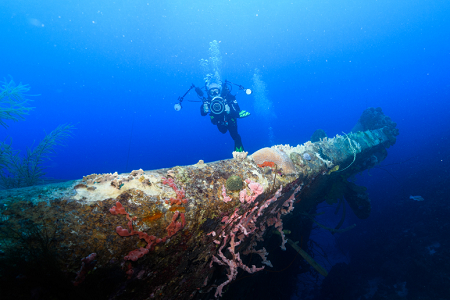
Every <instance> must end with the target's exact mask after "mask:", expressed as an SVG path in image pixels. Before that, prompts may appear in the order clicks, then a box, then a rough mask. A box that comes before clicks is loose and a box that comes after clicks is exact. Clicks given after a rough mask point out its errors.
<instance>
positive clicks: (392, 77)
mask: <svg viewBox="0 0 450 300" xmlns="http://www.w3.org/2000/svg"><path fill="white" fill-rule="evenodd" d="M449 16H450V2H449V1H437V0H416V1H411V0H409V1H404V0H397V1H389V0H378V1H375V0H369V1H350V0H343V1H317V0H316V1H293V0H290V1H281V0H280V1H267V0H264V1H261V0H260V1H234V0H231V1H224V0H217V1H136V0H134V1H115V2H113V1H104V0H103V1H102V0H99V1H95V2H93V1H85V0H84V1H51V0H42V1H31V0H14V1H11V0H3V1H1V2H0V28H1V31H0V32H1V46H0V57H1V59H0V76H2V77H5V78H9V77H8V76H9V75H10V76H12V78H13V79H14V80H15V81H16V82H22V83H24V84H29V85H30V86H31V90H30V92H29V93H30V94H35V95H37V94H39V96H33V97H29V98H30V99H32V100H33V102H32V105H33V106H34V107H35V109H34V110H33V111H31V113H30V114H29V115H28V116H27V117H26V120H25V121H21V122H16V123H13V122H8V125H9V128H8V129H4V128H0V139H1V140H5V139H7V138H12V143H13V147H14V148H15V149H18V150H21V151H22V152H24V151H26V149H27V147H32V146H33V145H34V146H35V145H37V143H38V142H39V141H40V140H42V138H43V137H44V136H45V132H47V133H48V132H50V131H52V130H53V129H55V128H56V127H57V126H58V125H60V124H66V123H70V124H73V125H74V126H75V127H76V129H75V130H74V131H73V137H72V138H70V139H67V140H66V141H65V146H64V147H57V148H56V149H55V150H56V154H55V156H54V157H53V158H52V160H51V161H49V162H48V163H47V166H48V168H47V176H48V177H51V178H55V179H64V180H65V179H78V178H81V177H82V176H84V175H88V174H91V173H105V172H115V171H118V172H119V173H120V172H130V171H131V170H133V169H139V168H142V169H144V170H149V169H158V168H165V167H173V166H175V165H187V164H193V163H196V162H197V161H198V160H200V159H203V160H204V161H205V162H211V161H216V160H220V159H227V158H231V152H232V151H233V146H234V144H233V141H232V139H231V137H230V136H229V134H228V133H227V134H221V133H220V132H219V131H218V130H217V128H216V127H215V126H213V125H212V124H211V123H210V121H209V120H208V118H207V117H201V116H200V113H199V107H200V103H195V102H188V101H184V102H183V109H182V110H181V111H179V112H177V111H175V110H174V109H173V106H174V104H175V103H177V98H178V97H179V96H182V95H183V94H184V93H185V91H186V90H187V89H188V88H189V87H190V86H191V84H195V85H196V86H202V85H203V84H204V82H203V78H204V76H205V74H204V72H203V71H202V69H201V67H200V64H199V60H200V59H202V58H208V55H209V54H208V48H209V43H210V42H211V41H213V40H217V41H218V42H219V46H220V52H221V55H222V65H221V75H222V79H228V80H230V81H232V82H234V83H237V84H241V85H243V86H245V87H251V86H252V77H253V74H254V73H255V69H256V68H257V69H259V70H260V76H261V79H262V80H263V81H264V82H265V84H266V89H267V95H266V97H267V99H269V101H271V103H272V105H271V108H270V109H271V114H270V118H268V117H267V115H264V114H261V113H260V114H258V113H257V109H256V107H255V106H256V105H257V104H255V98H254V96H247V95H245V93H243V92H239V93H238V94H237V99H238V101H239V105H240V107H241V109H245V110H247V111H249V112H251V113H252V115H251V116H250V117H248V118H245V119H241V120H238V126H239V133H240V134H241V136H242V141H243V143H244V147H245V150H246V151H249V153H253V152H254V151H256V150H258V149H260V148H262V147H266V146H270V145H271V141H272V142H275V143H276V144H291V145H297V144H302V143H304V142H306V141H307V140H309V139H310V137H311V135H312V133H313V132H314V131H315V130H316V129H318V128H321V129H323V130H325V132H326V133H327V134H328V136H334V135H336V134H342V132H346V133H348V132H349V131H350V130H351V129H352V127H353V125H354V124H355V123H356V122H357V120H358V118H359V116H360V115H361V113H362V111H363V110H364V109H366V108H368V107H381V108H382V109H383V112H384V113H385V114H386V115H388V116H390V117H391V118H392V119H393V120H394V121H395V122H396V123H397V124H398V125H397V127H398V128H399V130H400V135H399V136H398V140H397V143H396V144H395V145H394V146H393V147H392V148H390V149H388V151H389V155H388V157H387V159H386V160H385V161H384V162H383V164H384V165H388V166H387V167H386V169H387V170H388V171H389V173H388V172H386V171H384V170H381V169H374V170H373V171H372V172H371V174H370V175H371V176H369V175H364V176H362V177H361V178H360V179H359V181H360V183H361V184H365V185H366V186H367V187H368V188H369V193H370V195H371V199H372V207H373V209H374V210H377V209H378V210H380V209H381V208H383V207H387V206H389V204H390V203H391V202H392V201H394V200H393V197H394V196H396V197H399V198H402V199H406V198H408V197H409V195H410V194H411V195H421V196H423V197H424V198H425V199H430V197H431V196H432V195H433V192H435V191H436V189H440V188H443V185H444V184H445V182H447V181H446V179H448V176H449V175H448V172H447V170H448V169H449V167H450V164H449V160H450V155H449V152H450V147H449V141H448V138H449V133H450V132H449V129H448V128H450V126H449V125H450V120H449V113H448V112H449V107H450V104H449V99H450V73H449V70H450V17H449ZM236 91H237V90H236V89H235V90H234V92H236ZM185 99H186V100H198V99H197V97H196V95H195V93H194V92H193V91H192V92H191V93H190V94H188V96H186V98H185ZM269 127H271V128H272V129H271V130H269ZM397 163H400V164H397ZM392 164H394V165H392ZM392 175H393V176H395V178H396V180H394V179H393V177H392ZM380 187H382V188H380ZM389 197H390V198H389Z"/></svg>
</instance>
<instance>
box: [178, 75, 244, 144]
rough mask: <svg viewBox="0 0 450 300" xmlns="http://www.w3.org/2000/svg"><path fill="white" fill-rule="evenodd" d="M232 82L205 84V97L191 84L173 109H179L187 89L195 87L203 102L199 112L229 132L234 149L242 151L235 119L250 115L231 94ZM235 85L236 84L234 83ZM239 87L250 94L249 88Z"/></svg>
mask: <svg viewBox="0 0 450 300" xmlns="http://www.w3.org/2000/svg"><path fill="white" fill-rule="evenodd" d="M231 84H234V83H232V82H230V81H228V80H225V83H224V84H223V85H219V84H217V83H210V84H209V85H206V84H205V90H206V91H207V98H205V97H204V93H203V91H202V89H201V88H199V87H195V86H194V85H192V86H191V87H190V88H189V90H188V91H187V92H186V93H185V94H184V95H183V97H179V98H178V101H179V103H177V104H175V106H174V108H175V110H177V111H178V110H180V109H181V102H182V101H183V98H184V96H186V95H187V93H189V91H190V90H191V89H193V88H195V91H196V93H197V95H198V97H199V98H200V99H201V101H202V102H203V103H202V105H201V106H200V114H201V115H202V116H206V115H208V114H209V118H210V120H211V123H212V124H214V125H217V128H218V129H219V131H220V132H221V133H226V132H227V131H229V132H230V136H231V138H232V139H233V141H234V151H236V152H243V151H244V145H243V144H242V140H241V136H240V135H239V133H238V129H237V119H238V118H245V117H248V116H249V115H250V113H249V112H247V111H245V110H241V109H240V108H239V104H238V103H237V100H236V96H235V95H232V94H231V90H232V86H231ZM235 85H237V84H235ZM237 86H238V87H239V89H241V90H245V93H246V94H247V95H250V94H251V90H250V89H245V88H244V87H243V86H241V85H237Z"/></svg>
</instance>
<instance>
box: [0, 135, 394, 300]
mask: <svg viewBox="0 0 450 300" xmlns="http://www.w3.org/2000/svg"><path fill="white" fill-rule="evenodd" d="M396 134H398V133H396V132H394V131H393V128H391V127H383V128H378V129H374V130H366V131H359V132H355V133H350V134H348V135H345V136H336V137H334V138H331V139H329V138H325V139H322V140H320V141H318V142H315V143H311V142H307V143H305V144H303V145H299V146H297V147H291V146H287V145H286V146H283V145H279V146H274V147H272V148H270V149H269V148H266V149H262V150H260V151H258V152H259V153H258V152H257V153H255V154H254V155H252V156H248V157H246V158H242V157H241V158H235V159H228V160H222V161H217V162H213V163H206V164H205V163H202V162H201V161H200V162H199V163H197V164H195V165H190V166H182V167H181V166H176V167H173V168H169V169H160V170H153V171H145V172H144V171H142V170H138V171H133V172H131V173H128V174H120V175H119V174H100V175H97V174H93V175H89V176H86V177H84V178H83V179H82V180H75V181H69V182H64V183H58V184H51V185H42V186H34V187H29V188H22V189H13V190H4V191H0V201H1V203H2V208H1V227H0V228H1V233H2V237H3V239H2V243H1V245H0V247H1V250H2V255H3V258H4V260H6V262H5V263H4V265H5V266H6V267H5V268H4V269H3V271H2V272H4V274H2V278H3V279H2V284H3V285H8V287H9V288H17V286H16V285H18V286H20V284H21V283H17V280H12V281H13V282H14V284H13V285H11V280H10V279H11V278H12V277H14V278H17V276H21V275H22V276H24V277H25V279H24V280H25V281H26V280H28V279H29V278H30V277H32V276H33V274H34V273H33V272H36V270H35V269H33V271H27V270H26V268H25V269H21V267H20V266H21V264H19V266H16V267H17V268H14V267H11V266H9V265H8V260H9V261H11V260H14V259H16V260H27V259H28V260H32V259H33V257H28V256H29V255H30V252H33V251H34V252H35V253H37V252H39V253H38V254H42V253H44V254H42V255H43V256H39V255H36V257H35V259H36V260H42V259H43V257H44V258H45V259H49V260H51V261H52V264H54V265H55V266H56V267H55V270H56V271H55V270H53V269H52V270H53V271H55V272H59V273H58V274H59V275H58V276H59V279H60V280H61V281H65V282H66V283H67V284H65V285H64V286H61V287H60V288H61V289H63V290H65V291H72V292H73V295H77V296H78V295H83V293H85V294H88V295H89V296H92V297H95V298H97V299H98V298H114V299H211V298H213V297H219V296H220V295H221V293H222V292H224V291H225V290H226V289H227V287H228V286H229V284H230V283H231V282H233V280H235V278H236V275H237V274H238V272H248V273H257V272H258V271H260V270H261V269H262V268H270V266H271V262H270V259H271V256H270V253H266V249H265V248H264V247H265V241H264V239H265V238H266V237H267V235H272V234H273V233H274V232H278V233H279V234H280V235H281V236H284V232H283V229H285V228H283V222H284V223H285V224H286V222H288V220H289V218H295V217H296V216H300V215H301V214H302V213H305V212H308V211H310V210H311V209H313V208H314V207H316V206H317V205H318V204H319V203H320V202H322V201H325V200H326V195H327V191H328V189H329V188H330V186H331V185H332V183H333V182H334V181H335V180H337V178H348V177H349V176H351V175H353V174H356V173H358V172H361V171H363V170H364V169H367V168H370V167H373V166H374V164H376V163H379V162H380V161H382V160H383V159H384V158H385V157H386V148H388V147H390V146H391V145H392V144H394V143H395V135H396ZM261 153H263V155H259V154H261ZM261 157H262V158H261ZM262 160H264V161H262ZM236 176H238V177H236ZM230 177H233V179H234V181H231V180H228V179H230ZM239 179H240V180H241V181H242V182H239ZM227 180H228V181H227ZM340 180H341V179H340ZM281 236H279V237H277V238H278V239H279V244H280V247H282V248H285V247H286V246H288V245H287V244H286V241H287V239H288V237H283V238H282V237H281ZM18 247H19V248H20V249H22V250H24V248H26V247H29V249H25V250H24V253H23V254H21V255H19V256H17V257H15V256H14V255H13V254H12V253H17V251H18ZM266 247H267V246H266ZM19 252H20V251H19ZM27 253H28V254H27ZM250 253H253V254H254V255H253V256H252V257H253V258H252V260H251V262H250V261H249V259H248V254H250ZM27 255H28V256H27ZM39 263H40V262H36V264H37V265H38V267H37V268H39ZM45 264H48V262H45ZM247 264H248V265H247ZM250 264H251V265H250ZM8 266H9V267H8ZM15 272H16V273H15ZM27 272H30V273H29V274H28V273H27ZM45 272H51V271H48V270H47V271H45ZM45 272H44V271H43V273H45ZM319 272H320V271H319ZM325 275H326V274H325ZM27 276H28V277H27ZM42 276H44V277H45V276H47V275H46V274H42ZM16 292H17V291H16ZM24 293H25V291H24Z"/></svg>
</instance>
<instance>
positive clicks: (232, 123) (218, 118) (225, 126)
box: [200, 93, 244, 152]
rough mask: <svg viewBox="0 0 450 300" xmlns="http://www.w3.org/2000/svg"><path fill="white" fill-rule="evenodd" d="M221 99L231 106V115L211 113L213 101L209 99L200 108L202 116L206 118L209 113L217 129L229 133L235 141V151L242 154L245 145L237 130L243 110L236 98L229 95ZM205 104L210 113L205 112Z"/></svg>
mask: <svg viewBox="0 0 450 300" xmlns="http://www.w3.org/2000/svg"><path fill="white" fill-rule="evenodd" d="M221 97H222V99H224V101H225V103H226V104H227V105H228V106H229V108H230V111H229V113H227V112H223V113H221V114H219V115H216V114H213V113H210V112H211V108H210V104H211V101H212V100H213V99H211V97H208V99H207V100H206V101H204V102H203V104H202V106H201V107H200V114H201V115H202V116H206V115H207V114H208V113H209V117H210V119H211V123H213V124H214V125H217V128H218V129H219V131H220V132H222V133H226V132H227V131H229V132H230V135H231V138H232V139H233V141H234V151H238V152H242V151H244V145H242V140H241V136H240V135H239V133H238V130H237V119H238V118H239V112H240V111H241V109H240V108H239V104H238V103H237V100H236V97H235V96H233V95H231V94H230V93H227V94H226V95H224V96H221ZM205 104H206V107H207V109H208V111H205Z"/></svg>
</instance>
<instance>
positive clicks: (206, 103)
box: [203, 102, 209, 113]
mask: <svg viewBox="0 0 450 300" xmlns="http://www.w3.org/2000/svg"><path fill="white" fill-rule="evenodd" d="M203 111H204V112H205V113H209V103H208V102H205V103H203Z"/></svg>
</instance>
